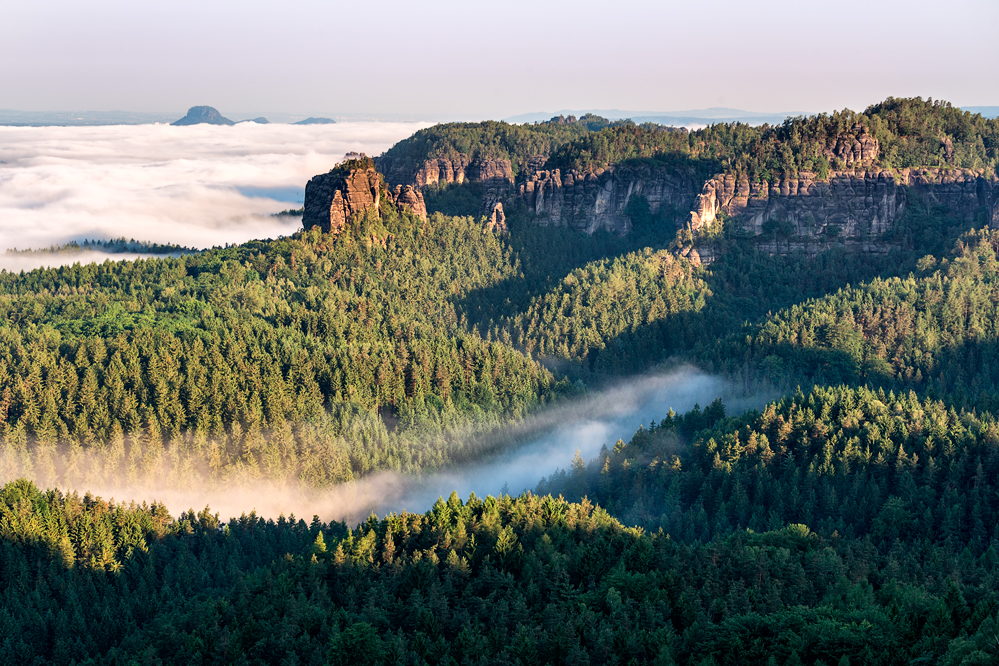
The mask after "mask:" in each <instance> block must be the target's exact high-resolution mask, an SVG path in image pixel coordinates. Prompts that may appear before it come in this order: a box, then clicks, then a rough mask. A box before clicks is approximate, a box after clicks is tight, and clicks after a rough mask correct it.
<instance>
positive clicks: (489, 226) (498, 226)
mask: <svg viewBox="0 0 999 666" xmlns="http://www.w3.org/2000/svg"><path fill="white" fill-rule="evenodd" d="M483 230H484V231H491V232H493V233H497V234H500V233H506V232H507V231H508V229H507V228H506V214H505V213H504V212H503V204H501V203H497V204H496V205H495V206H493V212H492V213H491V214H490V215H489V219H488V220H486V226H485V228H484V229H483Z"/></svg>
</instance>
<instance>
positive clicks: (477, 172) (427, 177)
mask: <svg viewBox="0 0 999 666" xmlns="http://www.w3.org/2000/svg"><path fill="white" fill-rule="evenodd" d="M378 167H379V168H380V169H383V170H384V172H385V177H386V178H387V179H388V182H389V183H392V184H393V185H413V186H415V187H420V188H423V187H426V186H427V185H437V184H448V185H449V184H452V183H457V184H461V183H466V182H468V183H484V184H486V185H488V186H491V187H502V188H508V187H510V185H512V184H513V165H512V164H511V163H510V160H507V159H498V158H497V159H473V158H471V157H469V156H467V155H459V156H457V157H455V158H449V157H437V158H434V159H429V160H426V161H425V162H424V163H423V164H422V165H420V166H419V167H418V168H417V169H416V170H415V171H414V170H413V169H411V168H407V167H405V166H401V165H396V164H393V163H391V162H389V161H387V160H384V159H379V160H378Z"/></svg>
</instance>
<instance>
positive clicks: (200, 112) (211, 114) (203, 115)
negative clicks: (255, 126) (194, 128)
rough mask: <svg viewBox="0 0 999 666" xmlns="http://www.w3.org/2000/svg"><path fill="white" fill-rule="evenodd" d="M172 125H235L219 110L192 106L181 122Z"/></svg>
mask: <svg viewBox="0 0 999 666" xmlns="http://www.w3.org/2000/svg"><path fill="white" fill-rule="evenodd" d="M170 124H171V125H201V124H207V125H234V124H235V123H233V122H232V121H231V120H229V119H228V118H225V117H224V116H223V115H222V114H221V113H219V112H218V110H216V109H214V108H212V107H210V106H192V107H191V108H190V109H188V110H187V115H186V116H184V117H183V118H181V119H180V120H177V121H174V122H172V123H170Z"/></svg>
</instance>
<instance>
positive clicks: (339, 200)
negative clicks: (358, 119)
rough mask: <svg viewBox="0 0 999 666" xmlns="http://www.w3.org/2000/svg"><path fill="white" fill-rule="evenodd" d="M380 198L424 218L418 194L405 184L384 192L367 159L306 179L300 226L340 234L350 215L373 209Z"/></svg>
mask: <svg viewBox="0 0 999 666" xmlns="http://www.w3.org/2000/svg"><path fill="white" fill-rule="evenodd" d="M383 197H384V198H385V199H387V200H390V201H392V202H393V203H395V204H397V205H400V206H407V207H408V208H410V209H411V210H412V211H413V212H414V213H416V214H417V215H419V216H420V217H422V218H423V219H426V217H427V206H426V204H425V203H424V200H423V193H422V192H420V191H419V190H417V189H415V188H413V187H412V186H409V185H405V186H397V187H396V188H395V189H394V190H388V189H386V187H385V183H384V180H383V178H382V175H381V174H380V173H378V171H376V170H375V168H374V165H373V164H372V162H371V160H370V159H368V158H366V157H362V158H361V159H356V160H348V161H346V162H344V163H343V164H341V165H340V166H338V167H336V168H334V169H333V170H332V171H330V172H329V173H325V174H320V175H318V176H315V177H313V178H312V179H311V180H309V182H308V184H307V185H306V186H305V206H304V212H303V215H302V224H303V225H304V227H305V228H306V229H311V228H312V227H316V226H318V227H320V228H322V230H323V231H325V232H328V233H340V232H341V231H343V229H344V228H345V227H346V226H347V224H348V223H349V222H350V220H351V218H352V217H353V216H354V215H356V214H359V213H362V212H364V211H366V210H368V209H371V208H374V209H376V210H377V209H378V207H379V205H380V204H381V201H382V199H383Z"/></svg>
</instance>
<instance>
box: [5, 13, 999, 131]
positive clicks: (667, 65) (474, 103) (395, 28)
mask: <svg viewBox="0 0 999 666" xmlns="http://www.w3.org/2000/svg"><path fill="white" fill-rule="evenodd" d="M997 35H999V1H997V0H949V1H948V2H943V1H940V0H937V1H926V0H906V1H904V2H903V1H898V0H863V1H858V0H841V1H839V2H823V3H815V2H807V1H804V0H795V1H783V0H764V1H759V2H752V1H747V0H714V1H712V2H682V3H681V2H644V1H638V0H618V1H616V2H609V1H604V2H593V1H590V0H579V1H576V2H544V1H538V0H535V1H527V2H525V1H522V0H512V1H508V2H493V3H481V2H474V1H469V0H464V1H462V2H450V1H442V0H426V1H424V2H419V3H417V2H401V1H398V0H382V1H380V2H364V1H363V0H351V2H337V1H323V2H316V1H312V0H285V1H283V2H280V3H278V2H262V1H259V0H240V1H238V2H232V1H230V0H196V1H192V0H169V1H168V2H156V3H152V2H142V1H140V0H90V1H88V2H80V1H78V0H30V1H29V0H4V1H3V2H2V3H0V108H5V109H18V110H34V111H65V110H80V111H82V110H112V109H115V110H127V111H184V110H186V109H187V107H189V106H193V105H195V104H209V105H211V106H215V107H216V108H218V109H219V110H220V111H222V113H223V114H227V115H230V116H236V117H242V116H245V114H246V113H252V112H260V113H266V112H284V113H305V114H323V115H351V114H388V115H394V116H397V117H407V116H411V117H427V116H431V117H438V118H458V117H463V118H469V119H475V118H485V117H491V118H502V117H506V116H510V115H514V114H518V113H525V112H531V111H543V110H557V109H565V108H577V109H586V108H618V109H631V110H645V111H673V110H685V109H698V108H705V107H711V106H727V107H734V108H740V109H745V110H750V111H771V112H777V111H827V110H832V109H834V108H836V109H839V108H844V107H849V108H853V109H856V110H861V109H863V108H864V107H866V106H867V105H868V104H871V103H874V102H877V101H879V100H881V99H883V98H884V97H887V96H889V95H892V96H914V95H920V96H922V97H924V98H925V97H933V98H935V99H946V100H949V101H951V102H953V103H955V104H957V105H960V106H974V105H999V67H997V63H996V59H997V52H999V51H997V43H999V37H997Z"/></svg>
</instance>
